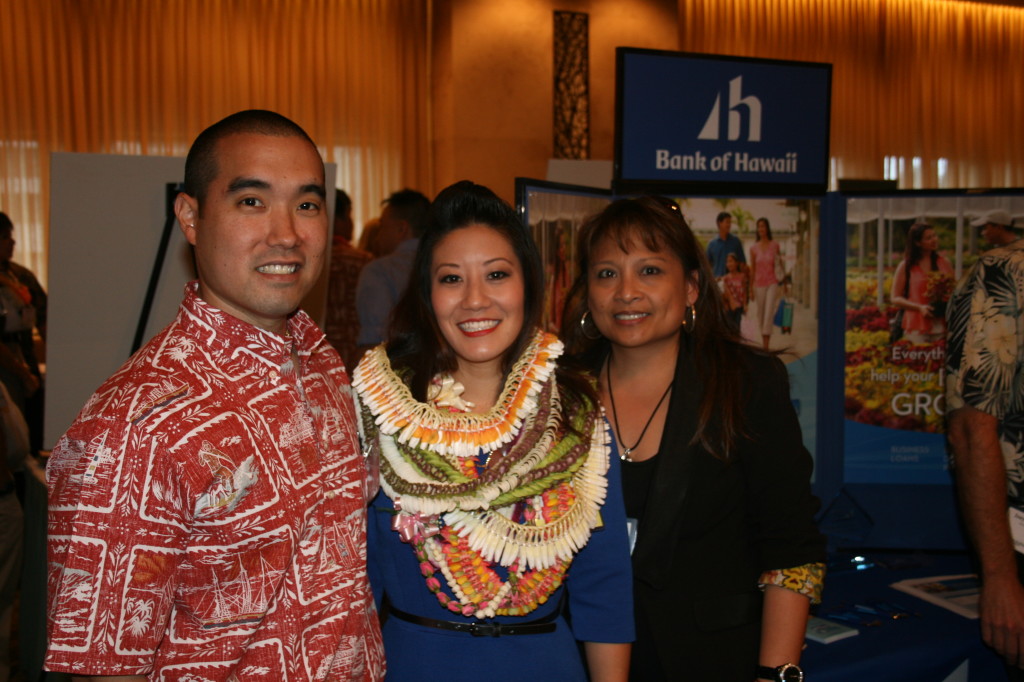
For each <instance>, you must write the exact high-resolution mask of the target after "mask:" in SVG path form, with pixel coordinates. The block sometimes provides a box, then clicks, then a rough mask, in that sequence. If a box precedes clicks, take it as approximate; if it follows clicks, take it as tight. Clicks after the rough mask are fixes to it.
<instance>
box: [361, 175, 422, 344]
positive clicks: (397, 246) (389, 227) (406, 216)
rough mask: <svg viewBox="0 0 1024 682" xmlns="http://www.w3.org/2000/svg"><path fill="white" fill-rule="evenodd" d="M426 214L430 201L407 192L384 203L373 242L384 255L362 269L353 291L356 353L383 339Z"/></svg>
mask: <svg viewBox="0 0 1024 682" xmlns="http://www.w3.org/2000/svg"><path fill="white" fill-rule="evenodd" d="M429 211H430V200H429V199H427V198H426V197H425V196H423V195H422V194H420V193H419V192H417V191H415V190H411V189H403V190H401V191H399V192H395V193H394V194H392V195H391V196H389V197H388V198H387V199H386V200H385V201H384V211H383V212H382V213H381V216H380V229H379V230H378V231H377V235H376V239H375V242H376V246H377V248H378V249H379V250H380V251H381V252H382V253H386V254H388V255H386V256H383V257H381V258H377V259H376V260H374V261H371V262H370V263H368V264H367V265H366V267H364V268H363V271H362V273H361V274H360V275H359V285H358V287H357V289H356V308H357V310H358V311H359V341H358V343H359V349H360V352H362V351H365V350H366V349H368V348H370V347H372V346H375V345H377V344H378V343H380V342H381V341H384V340H385V338H386V336H385V335H386V332H387V328H388V319H389V318H390V316H391V310H392V309H393V308H394V307H395V303H396V302H397V301H398V298H399V296H400V295H401V294H402V291H403V290H404V289H405V284H406V282H408V281H409V271H410V270H411V269H412V261H413V258H414V256H415V255H416V245H417V244H418V243H419V237H420V234H422V233H423V228H424V227H425V225H426V222H427V214H428V212H429Z"/></svg>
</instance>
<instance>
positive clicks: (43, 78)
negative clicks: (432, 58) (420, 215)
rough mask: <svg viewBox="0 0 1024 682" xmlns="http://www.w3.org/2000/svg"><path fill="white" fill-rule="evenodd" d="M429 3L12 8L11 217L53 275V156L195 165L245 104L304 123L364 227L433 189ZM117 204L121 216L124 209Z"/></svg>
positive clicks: (21, 252) (0, 143) (8, 51)
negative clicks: (192, 148)
mask: <svg viewBox="0 0 1024 682" xmlns="http://www.w3.org/2000/svg"><path fill="white" fill-rule="evenodd" d="M428 11H429V4H428V3H426V2H420V1H411V0H2V1H0V210H3V211H5V212H7V213H8V214H9V215H10V216H11V218H12V219H13V221H14V223H15V230H16V235H15V236H16V239H17V241H18V246H17V249H16V252H15V259H16V260H18V261H20V262H22V263H24V264H25V265H27V266H28V267H30V268H32V269H33V270H34V271H36V273H37V274H38V275H40V278H41V279H43V280H44V281H45V279H46V263H45V255H46V251H47V225H48V220H47V216H48V212H49V154H50V152H52V151H71V152H98V153H112V154H154V155H179V156H183V155H184V154H185V153H186V152H187V150H188V146H189V144H190V143H191V141H192V140H193V139H194V138H195V136H196V135H197V134H198V133H199V131H200V130H202V129H203V128H204V127H206V126H207V125H209V124H210V123H213V122H214V121H216V120H218V119H219V118H222V117H223V116H225V115H227V114H229V113H231V112H233V111H237V110H240V109H247V108H265V109H273V110H275V111H279V112H280V113H282V114H284V115H286V116H288V117H290V118H292V119H294V120H295V121H296V122H298V123H299V124H300V125H302V126H303V127H304V128H305V129H306V131H307V132H308V133H309V134H310V136H311V137H312V138H313V139H314V140H315V141H316V142H317V143H318V145H319V146H320V149H321V152H322V153H323V155H324V158H325V160H327V161H333V162H335V163H337V164H338V185H339V186H340V187H342V188H343V189H345V190H347V191H348V192H349V194H350V195H351V196H352V199H353V202H354V204H355V211H356V217H357V219H366V218H369V217H371V216H373V215H376V214H377V213H378V212H379V209H380V202H381V200H382V199H384V198H385V197H386V196H387V195H388V194H389V193H390V192H392V191H394V190H396V189H400V188H401V187H403V186H411V187H415V188H419V189H422V190H423V191H424V192H428V193H429V192H430V191H431V190H432V183H431V180H430V177H429V173H430V163H429V158H428V150H429V144H428V118H427V111H428V107H427V103H428V92H429V84H428V77H427V76H428V55H429V50H428V26H429V17H428ZM113 208H114V209H115V210H116V207H113Z"/></svg>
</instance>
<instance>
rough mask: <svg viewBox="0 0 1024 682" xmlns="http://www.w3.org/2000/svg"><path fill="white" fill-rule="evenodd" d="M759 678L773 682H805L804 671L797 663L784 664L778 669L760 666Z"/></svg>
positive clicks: (758, 669)
mask: <svg viewBox="0 0 1024 682" xmlns="http://www.w3.org/2000/svg"><path fill="white" fill-rule="evenodd" d="M757 677H758V679H765V680H772V681H773V682H803V679H804V671H803V670H802V669H801V668H800V666H798V665H797V664H796V663H783V664H782V665H780V666H779V667H778V668H769V667H768V666H766V665H759V666H757Z"/></svg>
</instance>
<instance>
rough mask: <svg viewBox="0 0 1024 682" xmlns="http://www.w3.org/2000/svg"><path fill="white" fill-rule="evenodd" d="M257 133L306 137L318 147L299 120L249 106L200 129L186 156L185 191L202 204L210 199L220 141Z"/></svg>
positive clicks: (215, 174) (215, 175)
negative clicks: (233, 136) (209, 193)
mask: <svg viewBox="0 0 1024 682" xmlns="http://www.w3.org/2000/svg"><path fill="white" fill-rule="evenodd" d="M242 133H254V134H257V135H273V136H276V137H302V138H305V139H306V140H307V141H308V142H309V144H311V145H313V148H314V149H315V148H316V145H315V144H313V140H312V139H311V138H310V137H309V135H307V134H306V131H305V130H303V129H302V128H301V127H300V126H299V124H297V123H295V122H294V121H292V120H291V119H289V118H286V117H284V116H282V115H281V114H278V113H276V112H273V111H267V110H265V109H247V110H245V111H239V112H238V113H235V114H231V115H230V116H228V117H227V118H223V119H221V120H219V121H217V122H216V123H214V124H213V125H211V126H210V127H209V128H207V129H206V130H204V131H203V132H201V133H199V137H197V138H196V140H195V142H193V143H192V147H191V148H190V149H189V150H188V157H186V159H185V188H184V192H185V194H187V195H189V196H190V197H194V198H195V199H196V200H197V201H198V202H199V204H200V206H201V205H202V203H203V200H204V199H206V191H207V190H208V189H209V187H210V183H211V182H213V179H214V178H215V177H217V155H216V151H215V150H216V147H217V143H218V142H220V141H221V140H222V139H224V138H225V137H228V136H229V135H238V134H242Z"/></svg>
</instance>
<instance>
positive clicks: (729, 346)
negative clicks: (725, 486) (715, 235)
mask: <svg viewBox="0 0 1024 682" xmlns="http://www.w3.org/2000/svg"><path fill="white" fill-rule="evenodd" d="M604 240H612V241H613V242H614V243H615V244H617V245H618V246H619V248H621V249H622V250H623V251H629V249H630V248H631V247H632V246H633V245H634V244H636V243H640V244H643V245H644V246H646V247H647V248H648V249H650V250H651V251H660V252H668V253H670V254H672V255H673V256H675V257H676V258H678V259H679V261H680V262H681V263H682V265H683V272H684V275H685V276H686V279H687V281H688V282H694V281H695V282H696V286H697V300H696V303H695V304H694V317H695V320H694V322H695V323H694V324H693V325H692V327H691V328H690V330H689V331H683V332H682V333H683V334H684V335H686V336H687V338H686V339H685V340H683V341H681V342H682V343H688V344H689V345H690V347H691V348H692V349H693V353H694V356H695V357H696V358H697V362H696V367H697V372H698V375H699V377H700V380H701V385H702V386H703V387H704V394H703V395H702V396H701V398H700V406H699V407H698V415H697V432H696V433H695V434H694V435H693V439H692V440H691V443H697V442H699V443H700V444H701V446H703V447H704V448H705V449H706V450H707V451H708V452H710V453H712V454H713V455H715V456H716V457H719V458H721V459H726V460H728V459H729V458H730V456H731V454H732V450H733V447H734V445H735V443H736V440H737V438H738V437H740V436H742V435H743V434H744V419H743V414H742V410H743V404H742V399H743V395H741V386H742V385H743V381H742V379H743V377H742V374H743V372H744V371H745V364H746V363H744V362H743V361H742V357H743V355H744V354H746V353H749V352H752V351H753V352H757V350H756V349H753V348H752V347H750V346H748V345H747V344H746V343H745V342H744V341H743V339H742V337H740V335H739V331H738V330H736V329H735V328H734V327H733V325H732V323H731V322H730V321H729V319H728V318H727V317H726V308H725V303H724V301H723V299H722V294H721V291H720V290H719V288H718V284H717V282H716V281H715V277H714V275H713V274H712V271H711V265H710V264H709V263H708V259H707V256H706V255H705V254H704V249H703V248H701V245H700V244H699V243H698V241H697V238H696V237H695V236H694V234H693V231H691V230H690V227H689V226H688V225H687V224H686V220H685V219H684V218H683V216H682V214H681V213H680V211H679V208H678V206H675V204H674V203H673V202H670V201H667V200H665V199H663V198H661V197H639V198H633V199H619V200H618V201H615V202H613V203H612V204H610V205H609V206H608V207H606V208H605V209H604V210H603V211H601V212H600V213H598V214H597V215H595V216H593V217H591V218H590V219H589V220H588V221H587V222H586V223H585V224H584V226H583V229H582V230H581V231H580V234H579V238H578V242H577V249H576V260H577V267H578V273H579V274H578V275H577V276H576V280H575V281H574V282H573V285H572V288H571V289H570V291H569V296H568V298H567V300H566V304H565V311H564V315H563V317H562V340H563V341H564V342H565V344H566V347H567V350H568V353H569V354H570V356H571V358H572V361H573V362H574V363H576V364H578V365H581V366H585V367H587V368H589V369H590V370H591V371H595V372H596V371H599V370H600V367H601V364H602V363H603V362H604V360H605V358H607V356H608V353H609V352H610V351H611V343H610V342H609V341H608V339H606V338H604V337H603V336H602V337H600V338H598V339H590V338H587V336H586V335H585V334H584V333H583V329H582V327H581V326H580V320H581V319H582V318H583V315H584V313H585V312H586V311H587V298H588V288H587V287H588V282H589V277H590V258H591V255H592V254H593V252H594V250H595V249H596V247H597V245H598V244H599V243H600V242H602V241H604ZM679 295H680V296H682V295H683V292H682V291H680V292H679Z"/></svg>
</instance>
